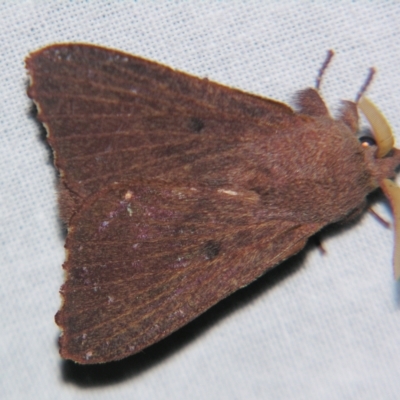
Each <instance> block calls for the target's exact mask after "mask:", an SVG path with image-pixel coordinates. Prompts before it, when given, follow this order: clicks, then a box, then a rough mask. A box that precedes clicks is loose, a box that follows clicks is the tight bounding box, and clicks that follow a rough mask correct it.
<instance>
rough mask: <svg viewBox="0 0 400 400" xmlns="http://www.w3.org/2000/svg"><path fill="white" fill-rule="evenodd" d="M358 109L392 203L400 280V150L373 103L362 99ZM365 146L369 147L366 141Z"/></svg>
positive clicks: (396, 269)
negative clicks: (399, 176)
mask: <svg viewBox="0 0 400 400" xmlns="http://www.w3.org/2000/svg"><path fill="white" fill-rule="evenodd" d="M357 105H358V108H359V109H360V110H361V112H362V113H363V114H364V115H365V117H366V118H367V120H368V122H369V124H370V125H371V129H372V133H373V137H374V141H375V144H376V147H377V150H376V152H375V154H374V158H375V160H374V166H375V168H374V170H375V176H376V178H377V180H378V183H379V186H380V187H381V189H382V190H383V192H384V193H385V195H386V196H387V198H388V199H389V201H390V204H391V206H392V210H393V216H394V227H395V246H394V256H393V265H394V275H395V278H396V279H399V278H400V187H399V186H397V184H396V183H395V182H394V181H392V180H391V179H389V178H391V177H392V176H393V175H394V174H395V170H396V168H397V167H398V165H399V164H400V150H399V149H396V148H395V147H394V136H393V132H392V129H391V127H390V125H389V123H388V122H387V120H386V118H385V117H384V115H383V114H382V113H381V112H380V111H379V109H378V108H377V107H376V106H375V104H374V103H372V101H370V100H368V99H367V98H366V97H364V96H363V97H361V98H360V100H359V101H358V103H357ZM363 146H369V144H368V143H367V142H366V141H365V142H364V143H363Z"/></svg>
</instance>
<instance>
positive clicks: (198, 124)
mask: <svg viewBox="0 0 400 400" xmlns="http://www.w3.org/2000/svg"><path fill="white" fill-rule="evenodd" d="M204 126H205V124H204V122H203V120H202V119H200V118H197V117H191V118H190V120H189V129H190V130H191V131H192V132H195V133H200V132H201V131H202V130H203V129H204Z"/></svg>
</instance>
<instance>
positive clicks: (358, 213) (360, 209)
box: [340, 200, 367, 224]
mask: <svg viewBox="0 0 400 400" xmlns="http://www.w3.org/2000/svg"><path fill="white" fill-rule="evenodd" d="M366 206H367V201H366V200H364V201H363V202H362V203H361V205H359V206H358V207H357V208H355V209H354V210H352V211H351V212H350V214H348V215H346V217H344V218H343V219H342V220H341V221H340V224H348V223H350V222H353V221H354V220H356V219H357V218H359V217H360V216H361V214H362V213H363V212H364V210H365V207H366Z"/></svg>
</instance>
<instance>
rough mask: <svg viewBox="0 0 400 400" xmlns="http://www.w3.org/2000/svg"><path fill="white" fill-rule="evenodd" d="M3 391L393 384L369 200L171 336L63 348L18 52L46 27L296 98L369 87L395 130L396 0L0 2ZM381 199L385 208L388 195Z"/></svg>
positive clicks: (216, 394) (55, 275) (396, 301)
mask: <svg viewBox="0 0 400 400" xmlns="http://www.w3.org/2000/svg"><path fill="white" fill-rule="evenodd" d="M0 20H1V24H0V48H1V53H0V54H1V57H0V71H1V90H0V99H1V113H0V259H1V262H0V268H1V269H0V302H1V303H0V304H1V306H0V321H1V328H0V398H1V399H34V398H35V399H38V398H40V399H42V400H46V399H71V398H74V399H86V398H87V399H89V398H96V399H107V400H111V399H118V400H121V399H141V400H144V399H174V400H177V399H308V400H309V399H377V398H379V399H397V398H399V396H400V380H399V371H400V308H399V306H400V287H399V285H398V284H396V283H395V282H394V281H393V279H392V270H391V257H392V247H393V244H392V241H393V238H392V235H393V233H392V232H391V231H389V230H387V229H385V228H384V227H382V226H381V225H380V224H379V223H378V222H376V220H375V219H374V218H373V217H371V216H370V215H368V214H366V215H365V216H364V217H363V218H362V219H361V221H359V223H358V224H356V225H354V226H352V227H351V228H349V229H346V230H343V231H335V232H334V233H335V234H334V235H333V234H329V235H324V236H323V237H322V239H323V242H324V246H325V248H326V249H327V251H328V254H327V255H325V256H322V255H321V254H320V253H319V251H318V250H317V249H316V248H314V247H312V246H310V247H309V248H308V251H307V252H306V253H305V254H303V255H302V257H299V258H296V259H294V260H293V261H291V262H289V263H287V264H285V265H283V266H282V267H280V268H279V269H277V270H275V271H273V272H272V273H270V274H267V275H266V276H265V277H264V278H262V279H261V281H260V282H258V283H256V284H255V285H252V286H250V287H248V288H247V289H245V290H244V291H242V292H241V293H239V294H238V295H234V296H233V297H231V298H229V299H228V300H227V301H225V302H223V303H221V304H220V305H219V306H217V307H216V308H215V309H213V310H211V311H210V312H209V313H206V314H205V315H204V316H203V317H201V318H200V319H198V320H197V321H196V322H194V323H193V324H191V325H189V326H188V327H187V328H185V329H184V330H182V331H181V332H179V333H177V334H176V335H174V336H173V337H171V338H170V339H167V340H165V341H163V342H161V343H160V344H158V345H156V346H154V347H153V348H150V349H148V350H146V351H145V352H144V353H142V354H141V355H139V356H137V357H136V358H135V357H132V358H130V359H128V360H126V361H123V362H122V363H113V364H111V365H108V366H103V367H100V368H90V367H86V368H84V367H76V366H74V365H72V364H70V363H64V362H61V360H60V358H59V355H58V350H57V345H56V339H57V337H58V328H57V326H56V325H55V323H54V320H53V316H54V314H55V312H56V311H57V309H58V307H59V305H60V298H59V295H58V288H59V287H60V285H61V283H62V280H63V273H62V269H61V264H62V262H63V258H64V250H63V242H64V238H63V234H62V232H61V227H60V223H59V222H58V219H57V215H58V214H57V205H56V192H55V188H56V174H55V170H54V168H53V167H52V165H51V162H50V156H49V154H50V153H49V151H48V149H47V147H46V145H45V144H44V142H43V141H42V140H41V138H40V132H41V131H40V127H39V125H38V124H37V123H36V121H35V120H34V118H33V117H32V115H31V114H30V110H31V108H32V104H31V102H30V100H29V99H28V98H27V96H26V87H27V76H26V73H25V70H24V58H25V56H26V55H27V54H28V53H29V52H30V51H32V50H36V49H37V48H39V47H42V46H44V45H47V44H50V43H54V42H64V41H84V42H90V43H96V44H100V45H105V46H110V47H115V48H118V49H122V50H125V51H128V52H131V53H134V54H137V55H140V56H144V57H147V58H151V59H154V60H157V61H159V62H162V63H164V64H167V65H170V66H174V67H176V68H178V69H180V70H184V71H187V72H190V73H192V74H195V75H199V76H208V77H209V78H210V79H212V80H215V81H219V82H221V83H224V84H228V85H231V86H234V87H238V88H241V89H243V90H246V91H251V92H255V93H259V94H261V95H264V96H266V97H272V98H275V99H278V100H281V101H285V102H290V100H291V97H292V95H293V94H294V93H295V91H297V90H299V89H301V88H304V87H307V86H310V85H313V84H314V79H315V76H316V73H317V71H318V69H319V67H320V65H321V63H322V61H323V59H324V57H325V52H326V50H328V49H331V48H332V49H334V50H335V51H336V57H335V58H334V61H333V63H332V65H331V66H330V68H329V71H328V73H327V75H326V77H325V80H324V82H323V86H322V91H323V94H324V96H325V99H326V100H327V103H328V104H329V106H330V107H331V109H332V108H333V109H334V107H335V106H337V105H338V101H339V100H340V99H342V98H343V99H354V97H355V95H356V93H357V91H358V89H359V88H360V86H361V84H362V83H363V80H364V78H365V76H366V74H367V69H368V68H369V67H370V66H375V67H377V69H378V75H377V77H376V79H375V81H374V83H373V85H372V87H371V88H370V90H369V97H370V98H371V99H372V100H373V101H374V102H375V104H377V105H378V106H379V107H380V109H381V110H383V111H384V113H385V115H386V117H387V119H388V120H389V121H390V123H391V125H392V127H393V129H394V131H395V133H396V132H397V143H400V136H399V135H400V113H399V111H398V110H399V107H400V106H399V105H400V71H399V65H400V30H399V27H400V3H398V2H378V1H369V2H367V1H365V2H362V1H361V2H350V1H342V2H338V3H337V4H333V3H331V2H313V3H311V2H309V3H308V2H267V1H261V0H260V1H201V2H194V1H181V2H171V1H165V2H161V1H137V2H134V1H111V2H103V1H97V2H94V1H87V2H69V1H68V2H67V1H64V2H63V1H19V2H18V1H15V2H7V1H6V2H1V4H0ZM378 199H379V202H378V203H377V205H376V208H377V209H378V210H379V211H380V213H381V214H382V215H384V216H385V217H386V218H388V219H390V218H391V216H390V210H389V208H388V205H387V203H386V202H385V201H384V200H383V198H382V197H378Z"/></svg>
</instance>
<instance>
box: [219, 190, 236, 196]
mask: <svg viewBox="0 0 400 400" xmlns="http://www.w3.org/2000/svg"><path fill="white" fill-rule="evenodd" d="M218 193H225V194H229V195H230V196H237V195H238V194H239V193H238V192H235V191H234V190H227V189H218Z"/></svg>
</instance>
